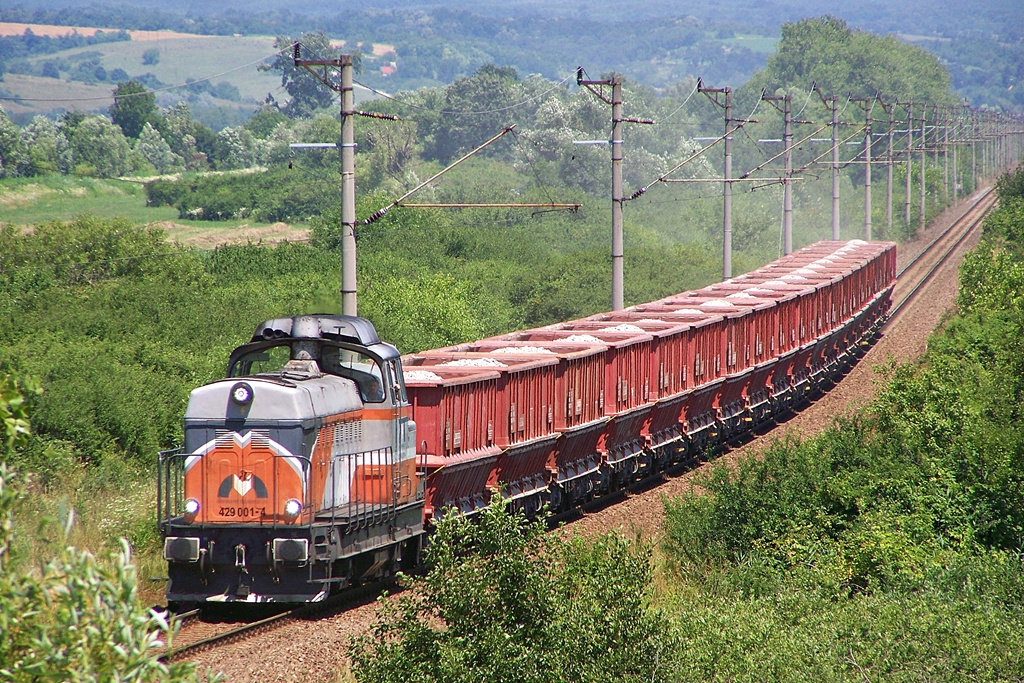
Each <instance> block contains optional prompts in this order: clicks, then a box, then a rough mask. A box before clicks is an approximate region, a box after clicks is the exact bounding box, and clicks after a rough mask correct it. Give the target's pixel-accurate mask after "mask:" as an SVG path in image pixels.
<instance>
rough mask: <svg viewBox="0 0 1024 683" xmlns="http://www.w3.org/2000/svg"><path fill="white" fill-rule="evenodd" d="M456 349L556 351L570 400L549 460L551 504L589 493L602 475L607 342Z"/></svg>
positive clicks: (560, 413)
mask: <svg viewBox="0 0 1024 683" xmlns="http://www.w3.org/2000/svg"><path fill="white" fill-rule="evenodd" d="M451 348H452V349H458V350H461V351H469V352H479V353H497V352H499V351H503V352H506V353H508V352H509V351H511V350H512V349H521V350H530V351H538V350H540V351H543V350H547V351H551V352H552V353H554V354H555V356H556V357H557V359H558V362H559V374H558V379H557V382H556V391H557V393H558V395H559V396H560V397H564V398H565V403H564V404H561V403H560V404H559V405H558V406H556V411H555V430H556V432H557V433H558V434H559V437H558V439H557V440H556V441H555V444H554V450H553V452H552V453H550V454H549V457H548V460H547V472H548V474H549V475H550V477H551V479H552V480H553V482H554V483H555V485H554V486H553V487H552V488H551V495H552V496H554V498H552V499H551V504H552V505H553V506H555V507H557V505H558V503H559V498H558V496H560V495H561V493H562V492H563V491H566V490H570V489H577V488H580V489H581V490H579V491H574V493H573V495H585V494H587V493H589V490H590V488H591V487H592V485H593V481H592V477H594V476H597V475H598V474H599V471H600V467H601V464H602V461H603V458H602V455H601V453H600V452H599V449H600V442H601V440H602V438H603V436H604V433H605V429H606V426H607V422H608V420H607V418H606V417H605V414H604V412H605V410H604V403H605V401H604V391H605V381H606V378H605V374H606V366H607V363H608V361H607V359H606V356H607V354H608V345H606V344H580V343H572V342H568V343H567V342H547V341H542V340H537V339H534V340H532V341H509V340H502V339H497V338H494V339H485V340H482V341H479V342H475V343H472V344H460V345H458V346H456V347H451Z"/></svg>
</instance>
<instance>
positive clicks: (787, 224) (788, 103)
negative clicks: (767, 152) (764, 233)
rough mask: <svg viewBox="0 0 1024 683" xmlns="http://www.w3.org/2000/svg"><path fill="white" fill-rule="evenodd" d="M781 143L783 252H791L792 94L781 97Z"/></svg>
mask: <svg viewBox="0 0 1024 683" xmlns="http://www.w3.org/2000/svg"><path fill="white" fill-rule="evenodd" d="M782 117H783V125H782V144H783V148H784V149H785V151H786V157H785V158H786V162H785V163H786V176H785V180H784V181H783V186H782V235H783V248H784V253H786V254H792V253H793V96H792V95H790V94H788V93H787V94H786V96H785V98H784V99H783V110H782Z"/></svg>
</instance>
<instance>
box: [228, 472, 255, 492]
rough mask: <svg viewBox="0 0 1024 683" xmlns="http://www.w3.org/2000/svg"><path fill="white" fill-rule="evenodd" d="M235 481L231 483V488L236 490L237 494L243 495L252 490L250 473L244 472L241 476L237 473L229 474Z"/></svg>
mask: <svg viewBox="0 0 1024 683" xmlns="http://www.w3.org/2000/svg"><path fill="white" fill-rule="evenodd" d="M231 476H232V477H234V479H235V481H234V483H233V484H232V485H231V488H233V489H235V491H237V492H238V495H240V496H242V497H245V494H247V493H249V491H251V490H252V473H251V472H244V473H243V474H242V476H241V477H239V476H238V475H237V474H233V475H231Z"/></svg>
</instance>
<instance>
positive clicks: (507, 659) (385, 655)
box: [350, 496, 677, 683]
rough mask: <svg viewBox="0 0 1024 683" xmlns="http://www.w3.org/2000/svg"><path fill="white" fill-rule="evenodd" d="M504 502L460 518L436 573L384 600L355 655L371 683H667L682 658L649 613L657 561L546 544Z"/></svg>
mask: <svg viewBox="0 0 1024 683" xmlns="http://www.w3.org/2000/svg"><path fill="white" fill-rule="evenodd" d="M544 530H545V526H544V524H543V523H542V522H532V523H529V522H527V521H526V520H525V518H523V517H522V516H521V515H513V514H510V513H509V512H507V511H506V505H505V502H504V501H503V500H502V499H501V497H500V496H495V501H494V502H493V503H492V504H491V505H490V506H489V507H488V508H487V509H485V510H484V511H483V512H481V513H480V515H479V519H478V520H477V522H476V523H474V522H471V521H469V520H467V519H466V518H465V517H463V516H461V515H448V516H446V517H445V519H443V520H442V521H441V522H440V523H439V524H438V527H437V532H436V533H435V534H434V536H433V537H432V538H431V543H430V546H429V548H428V550H427V560H428V564H429V565H430V566H431V570H430V572H429V574H427V576H425V577H422V578H413V579H410V580H409V584H410V589H411V590H410V591H409V592H407V593H406V594H403V595H401V596H399V597H398V598H395V599H391V600H388V599H384V600H382V602H381V607H380V611H379V612H378V621H377V623H376V624H375V626H374V628H373V630H372V633H370V634H368V635H365V636H362V637H360V638H357V639H355V640H354V641H353V643H352V646H351V648H350V653H351V655H352V658H353V661H354V671H355V674H356V677H357V678H358V679H359V680H361V681H378V682H381V683H384V682H388V681H394V682H396V683H397V682H398V681H403V682H404V681H411V680H415V681H438V682H441V681H444V682H446V683H457V682H459V681H466V682H467V683H468V682H469V681H525V682H529V681H535V682H537V683H540V682H542V681H595V682H596V681H610V680H621V681H659V680H668V679H669V678H670V675H669V674H670V672H671V670H672V668H673V664H672V661H673V659H674V658H675V656H676V651H677V649H676V647H677V646H676V644H675V642H674V641H673V640H672V637H671V635H670V632H669V629H668V622H667V621H666V619H665V617H664V616H663V615H662V614H660V613H659V612H657V611H654V610H653V609H652V608H651V607H650V605H649V597H650V595H649V594H650V586H651V568H650V559H651V556H650V551H649V549H648V548H646V547H638V546H636V545H634V544H632V543H630V542H628V541H626V540H624V539H622V538H620V537H618V536H614V535H611V536H605V537H603V538H601V539H599V540H597V541H595V542H592V543H591V542H586V541H583V540H580V539H573V540H568V541H567V540H563V539H561V537H560V536H557V535H554V534H549V535H544Z"/></svg>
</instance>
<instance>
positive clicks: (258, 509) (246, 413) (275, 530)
mask: <svg viewBox="0 0 1024 683" xmlns="http://www.w3.org/2000/svg"><path fill="white" fill-rule="evenodd" d="M415 444H416V425H415V423H414V422H413V421H412V419H411V409H410V406H409V401H408V399H407V397H406V393H405V385H404V383H403V379H402V369H401V359H400V358H399V354H398V351H397V350H396V349H395V348H394V347H393V346H391V345H389V344H385V343H382V342H381V341H380V339H379V338H378V337H377V333H376V331H375V330H374V328H373V325H372V324H371V323H369V322H368V321H366V320H364V319H362V318H356V317H352V316H337V315H309V316H297V317H294V318H280V319H277V320H270V321H267V322H265V323H263V324H261V325H260V326H259V327H257V329H256V332H255V334H254V335H253V337H252V340H251V342H250V343H248V344H245V345H243V346H241V347H239V348H237V349H236V350H235V351H234V352H233V353H232V354H231V358H230V360H229V364H228V372H227V377H226V378H225V379H222V380H219V381H216V382H212V383H210V384H207V385H205V386H202V387H199V388H197V389H195V390H194V391H193V392H192V394H191V396H190V397H189V402H188V408H187V410H186V413H185V444H184V447H183V448H182V449H179V450H176V451H170V452H164V453H161V457H160V477H159V487H160V490H159V500H160V526H161V531H162V533H163V536H164V557H165V559H166V560H167V562H168V578H169V585H168V589H167V599H168V601H169V602H171V603H191V602H233V601H245V602H310V601H317V600H321V599H323V598H324V597H326V596H327V595H328V593H330V592H331V591H332V590H334V589H338V588H343V587H345V586H347V585H349V584H352V583H356V582H359V581H361V580H364V579H367V578H371V577H374V576H378V575H380V574H382V573H385V572H389V571H391V570H392V569H393V568H394V567H396V566H401V564H402V563H403V560H404V562H405V563H406V564H408V563H415V562H416V561H417V555H418V548H419V539H420V536H421V533H422V529H423V497H424V489H423V486H422V483H421V480H420V479H419V478H418V477H417V462H416V458H417V456H416V452H415V450H416V445H415Z"/></svg>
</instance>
